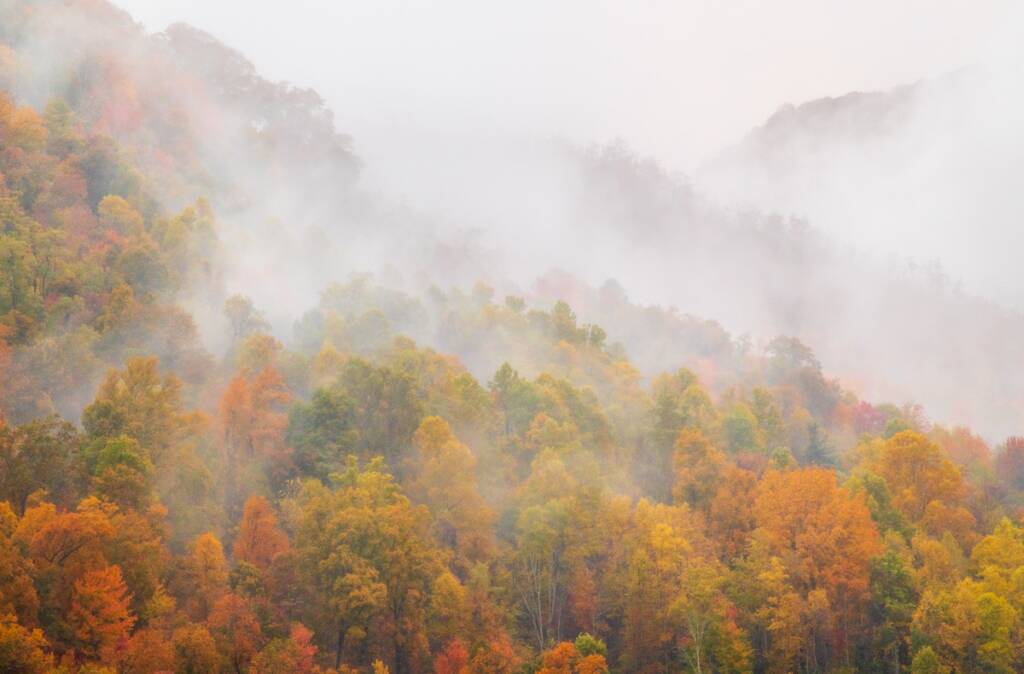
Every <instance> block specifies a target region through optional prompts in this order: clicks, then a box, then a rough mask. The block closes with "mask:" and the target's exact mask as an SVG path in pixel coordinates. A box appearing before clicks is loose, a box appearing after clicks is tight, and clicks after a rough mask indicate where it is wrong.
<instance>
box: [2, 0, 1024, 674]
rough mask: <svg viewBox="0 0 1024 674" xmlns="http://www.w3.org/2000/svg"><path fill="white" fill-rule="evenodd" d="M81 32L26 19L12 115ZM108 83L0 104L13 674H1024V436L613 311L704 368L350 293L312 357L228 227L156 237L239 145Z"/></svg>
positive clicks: (572, 327)
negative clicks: (264, 291) (254, 277)
mask: <svg viewBox="0 0 1024 674" xmlns="http://www.w3.org/2000/svg"><path fill="white" fill-rule="evenodd" d="M56 4H58V3H37V5H38V6H34V5H33V6H30V4H26V3H20V2H8V3H0V88H4V89H7V88H14V87H15V85H19V83H20V85H22V86H23V85H24V84H25V83H24V81H23V80H24V79H25V78H24V77H23V73H22V68H23V65H19V62H18V59H19V55H18V54H17V53H16V51H15V50H13V49H11V48H9V47H7V46H6V44H7V43H11V44H14V43H17V42H19V41H24V40H26V39H28V36H30V33H31V26H32V24H33V21H38V20H44V19H51V18H53V16H51V15H50V14H47V12H48V11H49V8H51V7H52V6H54V5H56ZM71 4H75V3H71ZM88 4H90V3H84V4H83V9H82V11H93V10H88V8H86V7H85V5H88ZM93 4H96V5H97V7H105V6H104V5H103V4H102V3H93ZM94 11H97V12H99V11H100V9H95V10H94ZM102 11H104V12H112V11H113V10H110V9H109V8H106V9H103V10H102ZM119 16H120V15H118V14H116V13H113V14H109V15H107V14H104V15H103V23H104V24H105V25H108V26H109V30H110V31H112V32H113V33H115V34H117V35H122V36H123V35H130V34H132V30H133V28H132V27H131V26H130V22H127V20H126V19H124V17H120V18H118V17H119ZM71 28H72V27H71V26H69V27H68V32H67V35H66V39H67V40H68V41H69V43H72V44H78V43H77V42H75V40H76V38H75V35H74V31H73V30H71ZM126 39H127V38H126ZM162 39H163V40H164V41H165V44H164V47H165V48H166V49H167V50H169V51H170V52H173V53H177V54H179V55H183V56H182V58H183V59H184V60H185V62H186V63H189V64H191V65H190V67H191V68H193V69H194V70H195V72H196V74H195V77H196V78H197V79H198V80H202V81H206V82H207V89H203V88H202V87H199V86H198V85H196V84H195V83H192V84H193V85H194V86H193V87H192V88H186V89H183V90H189V91H205V92H206V94H207V96H208V97H207V98H202V99H201V102H205V103H209V101H211V100H216V101H218V102H219V104H221V105H224V106H227V107H228V108H230V109H231V110H232V115H231V116H230V118H231V119H232V120H233V121H234V122H237V125H236V126H232V127H231V128H230V129H229V131H227V132H225V135H226V136H228V137H229V138H230V139H231V140H232V141H234V140H238V138H241V137H244V138H245V139H247V140H246V143H247V144H246V145H245V147H246V148H248V149H247V153H248V154H246V155H245V156H246V158H247V159H248V160H252V161H253V162H256V161H257V160H258V161H260V162H265V165H266V166H268V167H270V168H269V169H268V171H267V174H266V176H263V177H262V178H261V180H266V181H267V182H273V180H274V178H275V176H276V175H279V174H280V173H281V172H285V171H290V170H296V171H298V170H302V171H308V172H309V173H303V176H305V177H306V178H309V180H308V181H306V182H308V186H309V189H310V190H311V191H315V190H322V189H325V188H324V185H331V186H333V185H334V183H335V182H336V181H339V180H349V179H350V178H351V175H352V174H353V173H354V172H355V170H356V168H357V162H356V161H355V159H354V158H353V157H352V156H351V154H350V152H349V149H348V145H347V140H346V139H345V138H344V137H342V136H340V135H338V134H336V133H335V132H334V130H333V125H332V123H331V120H330V114H329V112H328V111H327V110H326V108H325V107H324V105H323V102H322V101H321V100H320V99H319V98H318V97H316V96H315V94H312V93H311V92H305V91H301V90H295V89H292V88H289V87H286V86H283V85H282V86H277V85H272V84H270V83H267V82H266V81H264V80H262V79H260V78H259V77H258V76H256V74H255V72H254V71H253V69H252V67H251V65H249V64H248V63H247V62H245V61H244V59H241V57H240V56H238V55H237V54H234V53H233V52H229V51H226V50H224V49H223V48H221V47H220V46H219V45H217V44H216V43H215V42H212V41H211V40H210V39H208V38H207V37H206V36H203V35H201V34H198V33H196V32H194V31H191V30H189V29H186V28H183V27H177V28H176V29H173V30H171V31H169V33H168V34H167V35H166V36H165V37H164V38H162ZM85 51H88V50H85ZM89 54H90V56H89V58H86V59H85V60H84V61H83V64H81V68H80V69H79V70H77V71H76V72H75V73H74V76H72V77H69V78H68V81H67V83H66V85H65V86H64V89H65V93H66V94H67V95H66V96H65V97H61V98H53V99H52V100H49V101H48V102H47V103H45V104H44V105H38V106H36V107H32V106H29V105H23V104H18V103H15V99H14V97H13V96H10V95H7V94H0V672H26V673H49V672H53V673H57V672H59V673H62V674H75V673H83V674H103V673H112V672H119V673H125V674H156V673H157V672H181V673H192V672H195V673H199V672H233V673H234V674H243V673H246V672H248V673H251V674H291V673H299V674H313V673H317V672H319V673H327V672H335V673H336V674H343V673H347V674H354V673H356V672H364V673H368V672H373V673H374V674H382V673H384V672H395V673H396V674H420V673H428V672H434V673H435V674H467V673H469V674H484V673H498V674H501V673H508V674H513V673H523V674H526V673H530V674H556V673H557V674H562V673H564V674H600V673H602V672H605V673H610V672H641V673H646V674H657V673H666V674H668V673H674V672H682V671H686V672H699V673H703V672H780V673H781V672H805V673H808V674H810V673H818V672H850V671H868V672H879V673H881V672H898V671H911V672H914V673H916V674H925V673H937V672H954V671H955V672H965V673H968V672H1013V671H1020V670H1021V669H1022V668H1024V591H1022V587H1024V575H1022V573H1024V572H1022V571H1021V569H1022V568H1024V529H1022V526H1021V514H1022V508H1024V439H1022V438H1020V437H1011V438H1009V439H1007V440H1006V442H1005V443H1004V444H1003V445H1002V446H1000V447H998V448H996V449H997V451H993V450H992V449H990V447H989V446H988V445H987V444H986V442H985V441H984V440H983V439H981V438H980V437H979V436H978V435H975V434H974V433H973V432H972V431H971V430H970V429H967V428H963V427H953V428H947V427H944V426H941V425H938V424H935V423H932V422H931V421H930V420H929V419H928V418H927V417H926V416H925V414H924V412H923V411H922V410H921V409H920V408H919V407H916V406H913V405H904V406H895V405H891V404H872V403H871V402H869V401H866V400H862V399H860V398H859V397H858V396H857V395H856V394H855V393H854V392H852V391H850V390H846V389H845V388H843V386H842V385H841V384H840V383H839V382H838V381H836V380H834V379H832V378H830V377H828V376H826V375H825V373H824V372H823V370H822V366H821V364H820V363H819V362H818V360H817V359H816V357H815V355H814V353H813V352H812V350H811V349H810V348H809V347H808V346H806V345H805V344H803V343H801V342H800V341H799V340H797V339H795V338H792V337H787V336H781V337H778V338H776V339H774V340H773V341H771V342H770V343H768V344H767V345H766V346H765V347H764V348H754V347H753V346H752V345H751V344H750V342H749V340H745V339H733V338H732V337H731V336H730V335H729V334H728V333H726V332H725V331H724V330H723V329H721V327H720V326H718V325H717V324H714V323H711V322H706V321H699V320H697V319H694V318H692V317H681V316H678V315H676V314H675V313H673V312H671V311H661V310H658V309H653V308H649V307H648V308H643V307H637V306H635V305H632V304H630V303H629V302H628V301H627V300H626V299H625V297H624V295H623V294H622V293H621V289H617V288H616V287H614V285H609V286H606V287H605V288H604V289H602V290H601V291H600V294H601V299H600V301H599V302H592V303H591V304H594V305H595V306H598V308H599V309H600V310H604V311H605V312H606V320H607V323H606V326H605V327H608V326H609V323H611V322H624V323H630V325H632V326H633V327H632V328H630V329H636V330H638V331H641V330H646V331H647V332H649V333H650V334H651V335H654V336H653V337H651V338H650V339H651V340H652V341H656V342H658V344H657V345H656V349H655V348H652V349H651V350H650V353H667V352H670V351H673V350H674V351H675V352H676V356H675V357H678V358H681V359H683V360H685V361H686V362H687V363H688V365H689V367H684V368H674V367H673V368H662V369H668V370H669V371H665V372H662V373H661V374H658V375H657V376H653V377H649V378H645V377H644V376H642V374H641V370H640V369H639V368H637V367H635V366H634V365H633V364H632V363H631V361H630V359H629V358H628V356H627V354H626V349H625V348H624V347H623V346H622V345H621V344H619V343H616V342H614V341H613V340H612V339H610V338H609V332H610V330H609V331H607V332H606V330H605V329H604V328H602V327H601V326H600V325H597V324H596V323H593V322H589V321H587V320H581V319H580V318H579V317H578V316H577V314H576V313H575V311H574V309H573V306H571V305H570V304H569V303H568V302H565V301H561V300H559V301H557V302H552V303H550V304H548V305H541V304H538V303H537V302H531V301H528V300H527V299H526V298H524V297H519V296H515V295H510V296H507V297H504V298H501V297H500V296H496V291H495V290H494V289H493V288H492V287H490V286H488V285H486V284H485V283H479V284H477V285H476V286H474V287H472V288H470V289H460V288H451V289H440V288H436V287H431V288H429V289H425V290H423V291H422V292H420V293H418V294H416V293H413V294H409V293H406V292H402V291H400V290H396V289H393V288H390V287H385V286H384V285H381V284H378V283H377V282H375V280H374V279H373V278H371V277H366V276H355V277H351V278H349V279H348V280H347V281H345V282H341V283H337V284H334V285H331V286H329V287H327V288H325V289H324V290H323V292H322V293H321V294H320V297H319V301H318V302H316V306H315V307H314V308H312V309H311V310H309V311H308V312H307V313H305V315H303V316H302V318H301V319H300V320H299V321H297V322H296V324H295V326H294V331H293V333H294V334H293V335H292V336H291V337H290V338H289V339H284V340H283V341H282V336H281V335H280V334H277V335H275V334H273V333H272V329H271V326H270V324H269V322H268V320H267V319H266V317H265V316H264V314H263V313H262V312H261V309H265V307H258V306H256V304H254V303H253V301H252V300H251V299H249V298H248V297H245V296H243V295H234V296H230V297H228V296H226V295H227V293H224V292H222V288H221V285H220V271H221V269H220V265H221V252H222V251H220V250H219V243H218V235H217V232H218V227H219V225H218V222H217V220H216V218H215V217H214V212H213V211H214V209H213V208H212V207H211V206H210V203H208V202H207V201H205V200H203V199H196V197H195V196H194V195H193V196H190V197H189V198H188V199H187V200H185V201H181V204H185V203H187V202H191V203H190V204H189V205H185V206H184V207H183V208H180V207H179V208H177V209H173V210H169V209H167V208H166V207H165V206H163V205H162V204H165V203H177V202H175V201H174V200H173V198H171V197H173V196H174V195H178V196H180V194H181V193H185V192H189V193H190V194H191V192H190V190H192V189H193V188H197V187H198V186H201V185H204V186H206V187H209V188H210V189H211V190H215V189H217V185H215V184H213V182H214V181H212V180H210V179H209V177H208V176H206V177H204V176H203V175H202V173H203V172H202V170H200V169H199V168H197V167H198V166H200V165H201V162H199V161H198V160H197V159H196V158H195V157H194V156H193V154H194V152H193V151H190V149H189V148H192V143H191V140H192V139H191V135H190V134H198V133H212V132H211V130H210V128H207V127H204V126H203V125H202V123H205V124H212V123H213V122H212V121H211V119H205V120H201V121H202V123H200V122H199V121H197V120H195V119H193V120H191V123H190V124H189V123H185V122H182V121H181V119H180V118H179V117H178V115H177V113H176V109H175V108H174V107H173V105H170V104H168V105H166V106H165V105H162V104H160V102H161V101H164V102H166V101H168V100H169V99H168V97H166V96H164V95H162V94H158V93H157V92H156V90H155V88H154V90H153V91H149V90H140V89H138V78H137V77H136V76H135V75H134V74H132V73H131V72H129V70H128V69H129V65H128V64H125V63H120V62H117V60H116V59H105V58H103V57H102V54H101V53H92V52H89ZM29 79H31V78H29ZM168 82H172V83H178V84H182V82H181V81H180V80H178V79H173V78H172V79H170V80H168V81H165V82H161V85H163V86H166V85H167V83H168ZM225 82H227V83H230V86H226V85H225V86H220V85H221V84H223V83H225ZM211 83H212V84H211ZM183 86H184V85H183ZM140 91H141V93H140ZM210 91H215V92H216V96H214V95H213V94H210ZM30 93H36V94H37V93H38V92H30ZM29 98H31V96H30V97H29ZM195 107H198V108H201V107H203V106H202V104H200V103H196V106H195ZM296 120H298V121H296ZM154 129H159V133H157V132H156V131H154ZM217 130H220V127H217ZM236 136H237V138H236ZM114 138H116V139H117V140H116V141H115V140H114ZM193 149H194V148H193ZM325 165H326V168H323V167H324V166H325ZM310 166H318V167H320V168H323V171H322V172H320V171H319V169H314V168H310ZM601 166H602V165H601V164H600V163H595V164H594V166H593V167H592V168H593V170H594V171H596V172H598V173H600V170H599V169H600V168H601ZM633 168H634V173H636V175H634V178H636V180H637V181H638V183H643V182H644V181H643V180H642V178H643V176H642V175H641V174H642V173H643V171H645V170H647V169H648V168H649V167H643V166H635V167H633ZM602 175H603V174H602ZM602 175H598V176H597V178H602ZM606 178H608V176H604V178H602V179H606ZM304 180H305V178H304ZM227 191H228V192H230V190H227ZM196 193H199V192H196ZM220 196H221V197H222V201H223V200H224V199H223V194H221V195H220ZM676 196H679V195H676ZM689 196H690V195H689V193H688V192H686V191H685V190H683V194H682V197H684V198H686V199H689ZM647 197H650V198H647ZM647 197H645V198H643V199H639V200H638V203H637V204H634V206H635V208H632V209H628V210H629V212H630V213H634V214H635V210H636V209H642V208H653V207H654V206H656V205H657V204H656V201H657V200H656V199H655V198H654V197H653V196H651V195H647ZM181 204H179V206H180V205H181ZM652 204H653V206H652ZM289 206H291V204H289ZM595 208H596V209H597V210H599V211H601V212H608V211H609V210H610V209H608V208H604V207H603V206H602V205H601V204H596V205H595ZM655 210H658V209H657V208H655ZM623 217H625V216H623ZM642 234H643V236H650V237H652V238H657V235H658V232H642ZM547 282H548V285H547V287H548V290H551V289H552V288H556V287H558V283H557V279H555V280H553V279H552V278H550V277H549V278H548V279H547ZM197 294H199V295H203V296H204V298H206V299H209V298H210V297H213V298H215V301H216V304H218V305H223V316H221V317H219V319H220V321H219V323H218V322H217V321H215V320H214V321H210V324H211V325H213V326H215V327H217V328H219V329H220V334H218V335H215V336H212V337H211V338H210V340H208V343H213V344H218V345H223V346H224V348H223V349H218V353H217V355H211V354H210V353H208V352H207V351H206V349H204V348H203V347H202V346H201V345H200V341H199V337H198V334H197V333H198V331H197V329H196V327H195V325H194V323H193V320H192V318H191V316H190V314H189V312H188V311H186V310H185V308H184V307H186V306H188V307H194V306H195V304H193V303H192V300H194V299H195V297H196V295H197ZM564 294H565V295H566V296H569V295H570V293H564ZM574 304H575V302H574ZM593 313H600V311H597V312H591V315H592V314H593ZM602 320H605V319H602ZM637 326H641V327H637ZM650 326H655V327H654V328H652V329H650V330H647V328H648V327H650ZM628 332H629V330H626V329H622V330H618V331H616V333H617V334H624V333H628ZM455 354H457V355H455ZM868 365H870V364H868ZM644 371H648V368H645V369H644Z"/></svg>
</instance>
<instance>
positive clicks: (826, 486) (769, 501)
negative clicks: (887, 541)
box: [755, 468, 882, 660]
mask: <svg viewBox="0 0 1024 674" xmlns="http://www.w3.org/2000/svg"><path fill="white" fill-rule="evenodd" d="M755 513H756V517H757V522H758V527H759V530H760V531H761V532H763V536H764V540H765V541H766V543H767V545H768V550H769V552H770V554H772V555H773V556H776V557H778V558H780V559H781V560H783V562H784V564H785V569H786V573H787V575H788V578H789V581H790V582H791V583H792V585H793V586H794V588H796V590H797V591H798V592H799V593H800V596H801V597H802V598H803V601H804V602H805V604H806V607H807V610H808V611H809V612H810V613H809V614H808V615H818V616H820V618H818V619H816V620H815V622H816V624H817V628H816V629H817V631H818V632H819V633H824V634H825V635H827V636H829V637H830V639H829V641H830V642H831V644H832V646H833V648H834V652H835V653H836V654H838V655H840V656H842V658H843V659H846V658H848V656H849V650H848V648H849V641H850V636H851V633H852V632H854V630H855V629H856V628H857V627H858V626H859V624H860V618H861V616H862V613H863V611H862V608H863V606H864V603H865V602H866V600H867V598H868V589H869V582H870V562H871V559H872V558H873V557H875V556H876V555H878V554H879V553H881V551H882V545H881V540H880V537H879V534H878V531H877V529H876V527H875V524H874V521H873V520H872V519H871V513H870V511H869V510H868V508H867V506H866V505H865V504H864V500H863V496H862V495H856V496H855V495H853V494H851V493H850V492H849V491H847V490H846V489H844V488H842V487H840V486H839V485H838V484H837V483H836V476H835V473H834V472H833V471H831V470H827V469H823V468H804V469H801V470H793V471H786V472H778V471H769V472H768V473H767V474H766V475H765V477H764V478H763V479H762V481H761V484H760V486H759V488H758V495H757V500H756V507H755ZM808 648H813V644H810V643H809V644H808ZM816 650H817V649H814V651H816ZM811 654H812V655H813V656H814V657H813V658H812V659H813V660H819V659H820V658H826V659H827V658H828V657H829V654H828V653H827V652H826V653H823V654H821V656H820V658H819V654H817V653H816V652H812V653H811Z"/></svg>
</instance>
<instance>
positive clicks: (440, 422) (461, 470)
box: [408, 417, 494, 570]
mask: <svg viewBox="0 0 1024 674" xmlns="http://www.w3.org/2000/svg"><path fill="white" fill-rule="evenodd" d="M413 442H414V444H415V445H416V450H417V470H416V473H415V476H414V477H413V478H412V479H411V480H410V481H409V486H408V494H409V498H411V499H412V500H413V501H415V502H418V503H423V504H425V505H426V506H427V507H428V508H429V509H430V512H431V513H432V514H433V516H434V526H435V527H436V530H437V533H438V537H439V539H440V541H441V543H442V544H444V545H445V546H447V547H449V548H450V549H452V550H453V551H455V553H456V555H457V558H456V562H457V564H458V566H459V567H460V568H461V569H463V570H465V569H468V568H469V566H471V565H472V564H473V563H475V562H479V561H483V560H485V559H487V558H488V556H489V555H490V553H491V549H492V547H493V542H492V540H491V523H492V522H493V520H494V515H493V513H492V512H491V509H490V508H489V507H488V505H487V504H486V503H485V502H484V500H483V498H482V497H481V496H480V493H479V492H478V491H477V487H476V459H475V458H474V456H473V453H472V452H470V450H469V448H468V447H466V445H464V444H462V443H461V442H459V440H458V439H457V438H456V437H455V434H454V433H452V430H451V428H450V427H449V426H448V423H447V422H446V421H445V420H444V419H442V418H440V417H426V418H425V419H423V421H422V422H421V423H420V426H419V428H418V429H417V430H416V434H415V435H414V436H413Z"/></svg>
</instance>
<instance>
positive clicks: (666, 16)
mask: <svg viewBox="0 0 1024 674" xmlns="http://www.w3.org/2000/svg"><path fill="white" fill-rule="evenodd" d="M120 4H121V5H122V6H123V7H124V8H125V9H127V10H128V11H129V12H130V13H131V14H132V15H133V16H135V17H136V19H137V20H139V21H141V22H142V23H143V24H144V25H145V26H146V27H147V28H148V29H149V30H151V31H158V30H162V29H163V28H164V27H166V26H167V25H168V24H169V23H172V22H175V21H186V22H188V23H191V24H193V25H195V26H197V27H199V28H202V29H204V30H206V31H208V32H210V33H212V34H214V35H215V36H216V37H218V38H220V39H222V40H223V41H225V42H226V43H228V44H229V45H231V46H233V47H235V48H237V49H239V50H240V51H242V52H243V53H244V54H245V55H246V56H247V57H249V58H250V59H251V60H252V61H253V62H254V63H255V64H256V65H257V67H258V68H259V70H260V71H261V72H262V73H264V74H265V75H267V76H268V77H270V78H272V79H286V80H289V81H291V82H294V83H296V84H302V85H308V86H313V87H314V88H316V89H317V90H319V91H320V92H321V93H322V94H324V96H325V97H326V98H327V99H328V100H329V101H330V103H331V104H332V106H333V107H334V109H335V111H336V112H337V115H338V122H339V126H340V127H341V128H342V129H344V130H348V131H350V132H352V133H353V134H354V135H355V136H356V140H357V146H358V145H359V144H360V143H359V140H360V137H363V138H364V142H363V143H362V144H363V146H364V148H363V149H364V151H365V152H364V153H365V154H368V155H369V157H368V158H370V159H371V160H372V158H373V150H374V148H373V147H372V144H373V141H372V138H373V136H374V135H375V134H380V133H381V132H382V129H384V130H386V129H388V128H394V129H396V130H398V131H397V132H401V130H402V129H404V130H406V131H408V130H409V129H410V127H419V128H421V129H424V130H440V131H444V130H446V129H449V130H450V129H458V130H460V131H465V130H467V129H470V130H475V131H477V132H479V133H490V132H492V131H493V130H501V131H527V132H541V133H550V134H557V135H563V136H566V137H568V138H571V139H573V140H579V141H591V140H596V141H607V140H610V139H612V138H616V137H620V138H623V139H625V140H626V141H627V142H629V143H630V144H631V145H632V146H634V147H636V148H637V149H638V150H640V151H641V152H643V153H645V154H651V155H654V156H656V157H658V158H659V159H661V160H662V161H664V162H666V163H668V164H670V165H672V166H674V167H675V168H679V169H683V170H690V169H692V167H693V166H694V165H695V164H696V163H697V162H698V161H700V160H701V159H703V158H705V157H706V156H707V155H708V154H710V153H712V152H714V151H715V150H716V149H718V148H720V147H721V146H722V145H723V144H726V143H729V142H732V141H733V140H736V139H737V138H738V137H740V136H741V135H742V134H743V133H744V132H745V131H746V130H747V129H748V128H750V127H751V126H752V125H754V124H757V123H759V122H760V121H762V120H764V118H765V117H766V116H767V115H769V114H770V113H771V112H772V111H774V110H775V109H776V108H777V107H778V106H779V105H780V104H782V103H785V102H800V101H804V100H807V99H811V98H815V97H820V96H826V95H839V94H843V93H846V92H849V91H852V90H870V89H879V88H886V87H890V86H893V85H896V84H901V83H905V82H910V81H914V80H916V79H918V78H920V77H927V76H931V75H937V74H941V73H943V72H946V71H949V70H951V69H954V68H957V67H959V66H962V65H965V64H970V63H975V62H978V61H983V60H984V59H985V58H986V55H987V52H988V50H989V49H990V45H991V44H992V43H993V41H994V39H995V38H994V36H996V35H998V34H999V32H1000V31H1002V30H1004V26H1006V25H1007V23H1008V21H1007V16H1008V12H1009V11H1010V9H1011V7H1012V5H1013V3H1012V2H1010V1H1008V0H899V1H897V2H893V1H892V0H858V1H857V2H850V1H849V0H835V1H829V0H763V1H757V0H717V1H716V0H673V1H659V0H648V1H639V2H605V1H601V0H564V1H552V0H540V1H537V0H521V1H519V2H501V3H498V2H481V1H480V0H443V1H442V0H432V1H430V2H415V1H410V0H405V1H403V0H365V1H361V2H354V1H351V0H329V1H327V0H321V1H315V0H293V1H291V2H244V3H243V2H234V1H226V0H181V1H179V2H167V0H120ZM367 145H370V147H366V146H367Z"/></svg>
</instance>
